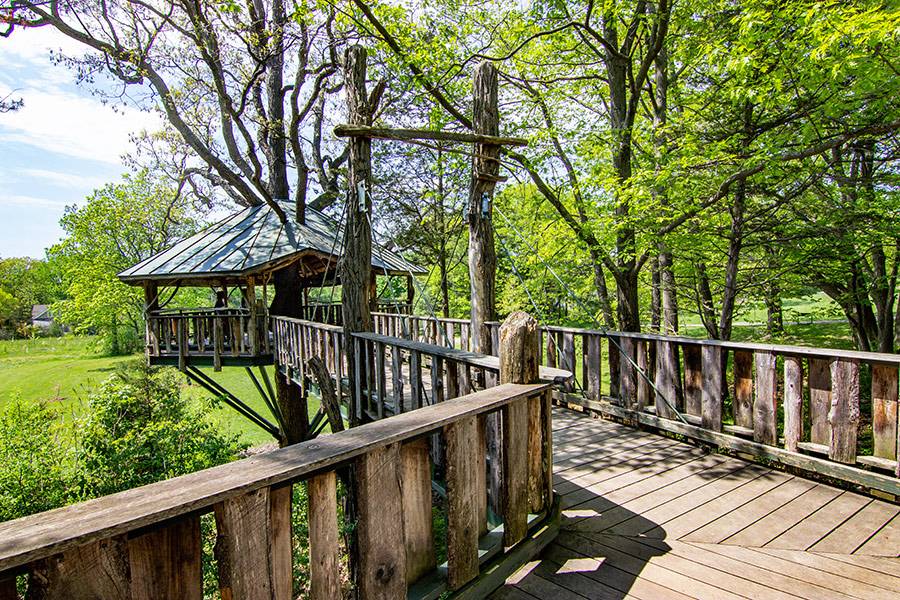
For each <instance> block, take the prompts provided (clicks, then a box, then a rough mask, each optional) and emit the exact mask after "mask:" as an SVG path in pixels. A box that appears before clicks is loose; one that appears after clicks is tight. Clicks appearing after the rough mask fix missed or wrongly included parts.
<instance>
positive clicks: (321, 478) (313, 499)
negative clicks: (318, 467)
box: [307, 471, 341, 600]
mask: <svg viewBox="0 0 900 600" xmlns="http://www.w3.org/2000/svg"><path fill="white" fill-rule="evenodd" d="M307 496H308V501H309V579H310V590H309V591H310V598H312V599H313V600H331V599H332V598H339V597H340V595H341V573H340V565H341V553H340V546H339V544H338V522H337V478H336V477H335V473H334V471H326V472H325V473H322V474H321V475H316V476H314V477H312V478H311V479H310V480H309V488H308V491H307Z"/></svg>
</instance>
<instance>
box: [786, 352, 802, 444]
mask: <svg viewBox="0 0 900 600" xmlns="http://www.w3.org/2000/svg"><path fill="white" fill-rule="evenodd" d="M802 440H803V363H802V362H801V359H800V357H799V356H785V357H784V448H785V450H790V451H791V452H797V448H798V444H799V443H800V442H801V441H802Z"/></svg>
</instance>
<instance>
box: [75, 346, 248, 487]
mask: <svg viewBox="0 0 900 600" xmlns="http://www.w3.org/2000/svg"><path fill="white" fill-rule="evenodd" d="M182 386H183V378H182V376H181V374H180V373H178V371H176V370H174V369H153V368H148V367H146V366H145V365H144V363H143V361H142V360H136V361H130V362H128V363H125V365H124V366H123V367H121V368H120V369H119V370H118V371H117V372H116V374H114V375H113V376H112V377H110V378H109V379H107V380H106V381H104V382H103V383H101V384H100V386H99V387H98V388H97V389H96V390H95V391H94V392H93V393H91V394H90V395H89V396H88V411H87V416H86V418H85V419H84V421H83V422H82V423H81V424H80V426H79V435H80V440H79V442H78V462H79V464H80V466H81V468H80V470H79V474H80V475H81V477H82V481H81V484H82V489H83V490H84V492H85V494H86V495H88V496H100V495H104V494H111V493H113V492H117V491H120V490H125V489H129V488H133V487H137V486H140V485H145V484H148V483H152V482H154V481H159V480H161V479H168V478H170V477H176V476H178V475H183V474H185V473H192V472H194V471H199V470H201V469H206V468H208V467H212V466H215V465H218V464H222V463H225V462H228V461H229V460H232V459H233V458H234V457H235V456H236V455H237V453H238V451H239V450H241V445H240V443H239V441H238V438H237V436H228V435H223V434H222V433H220V432H219V431H218V430H217V429H216V428H215V426H214V425H213V423H212V422H211V421H210V420H209V419H208V418H207V414H206V409H207V407H204V406H198V405H197V404H192V403H189V402H188V401H187V400H186V399H185V397H184V395H183V394H182Z"/></svg>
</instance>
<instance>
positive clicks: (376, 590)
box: [356, 444, 406, 599]
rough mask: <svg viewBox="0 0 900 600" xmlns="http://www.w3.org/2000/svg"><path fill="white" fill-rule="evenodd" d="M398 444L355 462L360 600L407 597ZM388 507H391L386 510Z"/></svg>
mask: <svg viewBox="0 0 900 600" xmlns="http://www.w3.org/2000/svg"><path fill="white" fill-rule="evenodd" d="M400 471H401V469H400V444H389V445H387V446H382V447H380V448H376V449H374V450H371V451H369V452H367V453H366V454H364V455H362V456H361V457H360V458H358V459H357V461H356V481H357V509H358V511H359V521H358V523H357V543H358V547H359V593H360V595H361V597H363V598H373V599H381V598H384V599H387V598H403V597H405V596H406V541H405V533H404V529H403V514H402V512H401V511H400V510H397V509H398V508H399V507H401V506H402V496H401V493H400ZM388 507H393V509H389V508H388Z"/></svg>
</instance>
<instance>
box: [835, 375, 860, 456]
mask: <svg viewBox="0 0 900 600" xmlns="http://www.w3.org/2000/svg"><path fill="white" fill-rule="evenodd" d="M828 424H829V425H830V426H831V436H830V439H829V443H828V458H830V459H831V460H834V461H837V462H842V463H847V464H853V463H855V462H856V437H857V429H858V427H859V361H858V360H856V359H838V360H834V361H833V362H832V363H831V409H830V410H829V411H828Z"/></svg>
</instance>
